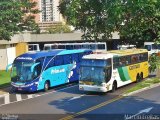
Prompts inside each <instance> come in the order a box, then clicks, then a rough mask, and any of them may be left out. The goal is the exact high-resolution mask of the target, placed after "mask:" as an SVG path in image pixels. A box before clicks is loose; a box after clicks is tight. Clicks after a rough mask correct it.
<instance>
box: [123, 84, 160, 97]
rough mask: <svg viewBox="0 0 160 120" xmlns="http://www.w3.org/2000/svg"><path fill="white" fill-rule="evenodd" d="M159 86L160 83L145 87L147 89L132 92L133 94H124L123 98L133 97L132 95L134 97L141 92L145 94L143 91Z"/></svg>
mask: <svg viewBox="0 0 160 120" xmlns="http://www.w3.org/2000/svg"><path fill="white" fill-rule="evenodd" d="M158 86H160V83H158V84H153V85H150V86H148V87H145V88H142V89H139V90H136V91H133V92H131V93H127V94H123V96H131V95H134V94H136V93H140V92H143V91H145V90H149V89H152V88H155V87H158Z"/></svg>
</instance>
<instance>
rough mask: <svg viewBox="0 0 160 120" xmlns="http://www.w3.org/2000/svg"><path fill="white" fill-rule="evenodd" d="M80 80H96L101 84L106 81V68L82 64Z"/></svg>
mask: <svg viewBox="0 0 160 120" xmlns="http://www.w3.org/2000/svg"><path fill="white" fill-rule="evenodd" d="M80 80H81V81H89V82H96V84H101V83H102V82H105V76H104V68H103V67H89V66H82V67H81V78H80Z"/></svg>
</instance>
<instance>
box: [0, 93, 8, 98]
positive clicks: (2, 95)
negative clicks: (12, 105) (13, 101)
mask: <svg viewBox="0 0 160 120" xmlns="http://www.w3.org/2000/svg"><path fill="white" fill-rule="evenodd" d="M6 95H9V93H5V94H1V95H0V98H1V97H4V96H6Z"/></svg>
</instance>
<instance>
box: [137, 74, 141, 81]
mask: <svg viewBox="0 0 160 120" xmlns="http://www.w3.org/2000/svg"><path fill="white" fill-rule="evenodd" d="M140 79H141V78H140V75H139V73H138V74H137V77H136V83H138V82H139V81H140Z"/></svg>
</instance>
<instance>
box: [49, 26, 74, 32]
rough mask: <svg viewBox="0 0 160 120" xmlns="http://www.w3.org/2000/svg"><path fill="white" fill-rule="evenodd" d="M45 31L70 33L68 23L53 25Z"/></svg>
mask: <svg viewBox="0 0 160 120" xmlns="http://www.w3.org/2000/svg"><path fill="white" fill-rule="evenodd" d="M47 31H48V32H49V33H50V34H51V33H71V32H72V31H71V29H70V27H69V26H68V25H62V24H59V25H54V26H51V27H50V28H48V29H47Z"/></svg>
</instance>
